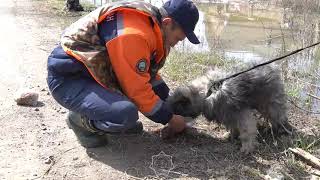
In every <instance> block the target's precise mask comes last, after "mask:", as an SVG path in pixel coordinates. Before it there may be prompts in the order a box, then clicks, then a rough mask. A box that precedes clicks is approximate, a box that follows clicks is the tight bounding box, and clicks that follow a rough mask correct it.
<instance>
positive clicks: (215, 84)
mask: <svg viewBox="0 0 320 180" xmlns="http://www.w3.org/2000/svg"><path fill="white" fill-rule="evenodd" d="M318 44H320V42H317V43H314V44H311V45H309V46H307V47H304V48H300V49H297V50H295V51H292V52H290V53H288V54H285V55H283V56H280V57H277V58H275V59H272V60H269V61H267V62H264V63H261V64H258V65H255V66H253V67H251V68H249V69H247V70H244V71H241V72H238V73H235V74H232V75H230V76H227V77H225V78H223V79H220V80H217V81H213V82H210V84H211V85H210V86H209V88H208V92H207V95H206V97H209V96H210V95H211V94H212V92H213V90H215V89H218V88H220V87H221V85H222V83H223V82H224V81H226V80H228V79H231V78H234V77H237V76H239V75H240V74H243V73H246V72H248V71H251V70H253V69H256V68H258V67H261V66H264V65H267V64H270V63H273V62H275V61H278V60H282V59H284V58H286V57H288V56H291V55H293V54H296V53H298V52H300V51H303V50H305V49H308V48H311V47H314V46H316V45H318Z"/></svg>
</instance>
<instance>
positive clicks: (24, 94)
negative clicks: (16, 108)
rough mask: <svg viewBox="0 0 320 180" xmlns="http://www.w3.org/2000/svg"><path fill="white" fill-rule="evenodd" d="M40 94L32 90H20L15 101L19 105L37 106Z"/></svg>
mask: <svg viewBox="0 0 320 180" xmlns="http://www.w3.org/2000/svg"><path fill="white" fill-rule="evenodd" d="M38 98H39V94H38V93H37V92H35V91H33V90H31V89H20V90H18V92H17V93H16V95H15V98H14V100H15V101H16V102H17V104H18V105H27V106H36V105H37V104H38Z"/></svg>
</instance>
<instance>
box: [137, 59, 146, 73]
mask: <svg viewBox="0 0 320 180" xmlns="http://www.w3.org/2000/svg"><path fill="white" fill-rule="evenodd" d="M147 66H148V65H147V60H145V59H140V60H139V61H138V62H137V65H136V69H137V72H138V73H145V72H146V71H147Z"/></svg>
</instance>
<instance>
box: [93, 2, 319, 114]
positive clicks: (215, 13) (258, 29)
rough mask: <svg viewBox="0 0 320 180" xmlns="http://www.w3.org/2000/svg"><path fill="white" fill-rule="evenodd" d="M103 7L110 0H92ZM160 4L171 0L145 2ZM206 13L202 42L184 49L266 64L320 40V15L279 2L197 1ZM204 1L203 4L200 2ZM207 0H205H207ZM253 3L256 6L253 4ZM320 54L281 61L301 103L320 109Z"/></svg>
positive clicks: (311, 51)
mask: <svg viewBox="0 0 320 180" xmlns="http://www.w3.org/2000/svg"><path fill="white" fill-rule="evenodd" d="M89 1H91V2H92V3H94V2H95V3H96V4H97V5H100V4H101V2H102V4H103V3H104V2H106V1H107V0H89ZM145 1H146V2H150V3H152V4H153V5H155V6H157V7H160V6H161V5H162V4H163V3H164V2H165V1H162V0H145ZM197 2H198V3H197V6H198V7H199V10H200V14H199V15H200V17H199V21H198V24H197V26H196V28H195V33H196V35H197V36H198V38H199V40H200V42H201V43H200V44H199V45H194V44H191V43H190V42H189V41H188V40H184V41H183V42H180V43H179V44H178V45H177V47H176V48H175V49H176V50H177V51H180V52H184V53H194V52H197V53H199V52H200V53H208V52H215V53H216V54H218V55H220V56H222V57H223V58H224V59H226V60H228V59H230V60H233V61H237V62H244V63H247V62H252V61H255V62H263V61H267V60H270V59H273V58H275V57H278V56H281V55H284V54H286V53H288V52H290V51H293V50H295V49H298V48H301V47H304V46H307V45H309V44H312V43H314V42H315V41H320V38H319V36H320V33H319V32H320V27H319V26H320V18H319V15H314V14H313V13H310V11H308V10H305V11H302V12H300V13H299V14H298V15H297V14H294V13H293V12H292V10H290V9H288V8H283V7H280V6H279V5H273V4H271V3H268V4H255V5H254V6H250V5H248V4H246V3H237V2H235V1H232V0H230V1H229V2H230V3H229V5H228V6H225V5H224V4H221V3H220V4H218V3H213V2H216V1H211V3H208V2H209V1H197ZM199 2H200V3H199ZM201 2H202V3H201ZM251 7H253V8H251ZM319 57H320V53H319V51H318V47H316V48H311V49H309V50H305V51H303V52H302V53H299V54H296V55H293V56H291V57H289V58H286V60H285V61H280V62H278V63H276V64H278V65H280V66H281V67H282V70H283V75H284V78H285V79H286V83H287V85H288V88H290V92H289V93H290V95H292V96H294V97H296V98H297V99H298V102H299V104H300V105H301V106H304V107H306V106H307V107H308V109H309V110H311V111H320V100H319V99H317V98H314V97H320V92H319V91H320V70H319V64H320V63H319V62H320V59H319Z"/></svg>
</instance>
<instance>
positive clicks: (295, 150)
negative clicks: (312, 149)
mask: <svg viewBox="0 0 320 180" xmlns="http://www.w3.org/2000/svg"><path fill="white" fill-rule="evenodd" d="M289 150H290V151H291V152H293V153H294V154H297V155H299V156H301V157H303V159H305V160H306V161H307V163H309V164H310V165H312V166H313V167H315V168H317V169H320V160H319V159H318V158H316V157H315V156H313V155H312V154H310V153H308V152H307V151H304V150H302V149H300V148H289Z"/></svg>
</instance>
